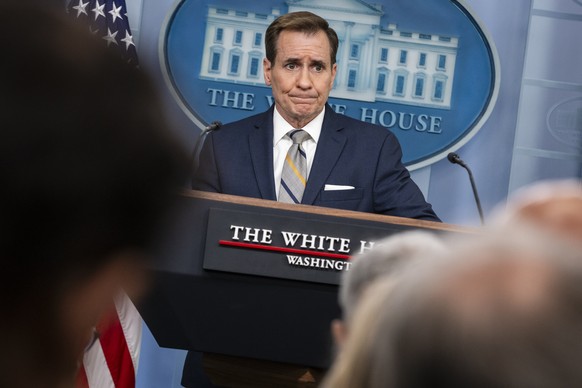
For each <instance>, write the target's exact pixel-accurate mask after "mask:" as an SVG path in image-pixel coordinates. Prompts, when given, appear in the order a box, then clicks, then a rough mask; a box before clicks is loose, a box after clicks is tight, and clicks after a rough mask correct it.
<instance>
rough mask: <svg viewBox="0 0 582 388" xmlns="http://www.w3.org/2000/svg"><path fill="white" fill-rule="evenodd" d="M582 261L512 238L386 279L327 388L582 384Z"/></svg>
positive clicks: (356, 324) (360, 314)
mask: <svg viewBox="0 0 582 388" xmlns="http://www.w3.org/2000/svg"><path fill="white" fill-rule="evenodd" d="M580 255H581V254H580V252H579V251H575V250H568V249H566V248H564V247H563V246H557V245H553V244H552V243H548V242H544V241H543V238H542V237H540V236H533V237H532V236H515V235H512V234H509V233H506V235H505V236H497V237H495V238H484V239H483V240H481V241H477V242H473V243H471V244H468V245H467V246H463V247H459V248H457V249H455V251H454V254H453V255H452V257H448V258H444V257H443V258H441V259H440V260H435V261H433V262H431V263H428V262H427V263H425V264H426V265H425V266H423V267H422V268H415V270H414V271H410V272H407V273H406V274H404V275H403V276H402V277H401V278H400V279H399V280H398V282H393V281H392V279H388V280H386V279H382V280H380V281H379V282H378V283H376V284H375V285H373V286H371V287H370V289H369V291H368V293H367V294H366V296H365V298H364V299H363V300H362V303H361V305H360V306H359V308H358V310H357V311H356V313H355V316H354V320H353V324H352V326H351V327H350V336H349V338H348V341H347V343H346V344H345V347H344V349H343V351H342V353H341V354H340V356H339V359H338V360H337V362H336V363H335V365H334V366H333V368H332V370H331V372H330V374H329V375H328V377H327V380H326V382H325V384H324V385H323V386H324V387H325V388H331V387H333V388H343V387H346V388H347V387H361V388H380V387H382V388H386V387H387V388H390V387H394V388H396V387H397V388H429V387H430V388H440V387H442V388H445V387H447V388H457V387H458V388H461V387H471V388H502V387H503V388H510V387H534V388H558V387H580V386H582V368H580V357H582V257H580Z"/></svg>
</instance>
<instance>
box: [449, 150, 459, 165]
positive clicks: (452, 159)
mask: <svg viewBox="0 0 582 388" xmlns="http://www.w3.org/2000/svg"><path fill="white" fill-rule="evenodd" d="M447 159H449V162H451V163H453V164H456V163H457V162H458V161H459V159H460V157H459V155H457V154H456V153H454V152H449V154H448V155H447Z"/></svg>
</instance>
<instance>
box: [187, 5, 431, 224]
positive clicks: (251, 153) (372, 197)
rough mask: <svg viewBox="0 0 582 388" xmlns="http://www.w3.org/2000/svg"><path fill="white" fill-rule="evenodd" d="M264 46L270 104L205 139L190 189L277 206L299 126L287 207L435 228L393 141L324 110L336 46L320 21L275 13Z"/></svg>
mask: <svg viewBox="0 0 582 388" xmlns="http://www.w3.org/2000/svg"><path fill="white" fill-rule="evenodd" d="M265 47H266V58H265V59H264V61H263V70H264V77H265V82H266V84H267V85H269V86H271V88H272V92H273V99H274V101H275V103H274V105H273V106H272V107H271V109H269V110H268V111H266V112H264V113H261V114H258V115H255V116H252V117H249V118H247V119H243V120H240V121H237V122H234V123H231V124H228V125H225V126H224V127H222V128H220V129H219V130H217V131H215V132H212V133H210V134H209V136H208V138H207V139H206V142H205V144H204V147H203V149H202V151H201V154H200V167H199V168H198V169H197V171H196V172H195V175H194V179H193V185H192V186H193V188H194V189H197V190H204V191H214V192H220V193H225V194H234V195H241V196H246V197H255V198H262V199H270V200H282V198H281V190H284V189H285V188H287V186H286V185H285V184H284V182H283V181H285V178H284V176H285V172H284V170H285V166H284V165H285V163H286V156H287V153H288V150H289V149H290V147H291V145H292V144H293V141H292V140H291V138H290V137H289V133H291V132H290V131H292V130H294V129H302V130H304V131H306V132H307V133H308V136H307V140H305V141H303V143H301V145H300V146H299V148H300V150H301V154H302V155H303V157H304V159H305V160H306V161H305V162H304V163H305V164H306V171H305V173H304V174H300V175H305V177H304V178H302V177H300V179H301V178H302V181H303V184H304V190H303V189H302V193H299V196H294V195H293V194H294V193H290V194H291V197H292V198H294V200H293V202H297V203H302V204H307V205H316V206H324V207H331V208H338V209H347V210H356V211H362V212H370V213H380V214H387V215H393V216H400V217H408V218H417V219H424V220H431V221H439V219H438V217H437V216H436V215H435V213H434V212H433V210H432V207H431V206H430V205H429V204H428V203H426V201H425V200H424V197H423V195H422V193H421V192H420V190H419V189H418V187H417V186H416V184H415V183H414V182H413V181H412V180H411V179H410V174H409V173H408V171H407V170H406V168H405V167H404V166H403V165H402V163H401V157H402V151H401V149H400V145H399V143H398V140H397V139H396V137H395V136H394V135H393V134H392V133H391V132H390V131H388V130H386V129H385V128H382V127H380V126H377V125H373V124H370V123H365V122H362V121H359V120H355V119H352V118H349V117H346V116H344V115H341V114H337V113H335V112H334V111H333V110H332V109H331V107H330V106H329V105H327V99H328V96H329V92H330V91H331V89H332V87H333V84H334V79H335V76H336V72H337V64H336V53H337V49H338V37H337V34H336V33H335V31H334V30H333V29H332V28H330V27H329V25H328V23H327V22H326V21H325V20H324V19H322V18H321V17H319V16H316V15H314V14H312V13H309V12H295V13H290V14H286V15H283V16H281V17H279V18H277V19H276V20H275V21H274V22H273V23H272V24H271V25H270V26H269V28H268V29H267V32H266V35H265ZM295 171H296V170H295ZM282 176H283V177H282ZM282 182H283V183H282ZM282 187H283V189H282ZM301 196H302V197H301ZM284 197H285V198H287V197H288V195H284ZM297 198H300V200H298V199H297ZM289 202H291V201H289Z"/></svg>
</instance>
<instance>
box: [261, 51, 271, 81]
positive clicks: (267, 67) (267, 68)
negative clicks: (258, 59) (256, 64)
mask: <svg viewBox="0 0 582 388" xmlns="http://www.w3.org/2000/svg"><path fill="white" fill-rule="evenodd" d="M263 76H264V77H265V84H267V86H271V61H269V60H268V59H267V58H265V59H263Z"/></svg>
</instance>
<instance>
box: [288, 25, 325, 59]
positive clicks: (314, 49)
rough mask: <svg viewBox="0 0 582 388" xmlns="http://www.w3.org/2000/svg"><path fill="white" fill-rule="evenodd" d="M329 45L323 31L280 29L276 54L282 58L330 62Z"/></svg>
mask: <svg viewBox="0 0 582 388" xmlns="http://www.w3.org/2000/svg"><path fill="white" fill-rule="evenodd" d="M330 51H331V47H330V44H329V40H328V38H327V36H326V35H325V33H324V32H323V31H317V32H316V33H307V32H303V31H287V30H285V31H282V32H281V34H280V35H279V39H278V40H277V56H278V57H280V58H281V59H282V60H295V61H303V60H305V59H308V60H310V61H311V62H315V61H316V62H324V63H325V62H330V61H331V52H330Z"/></svg>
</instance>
